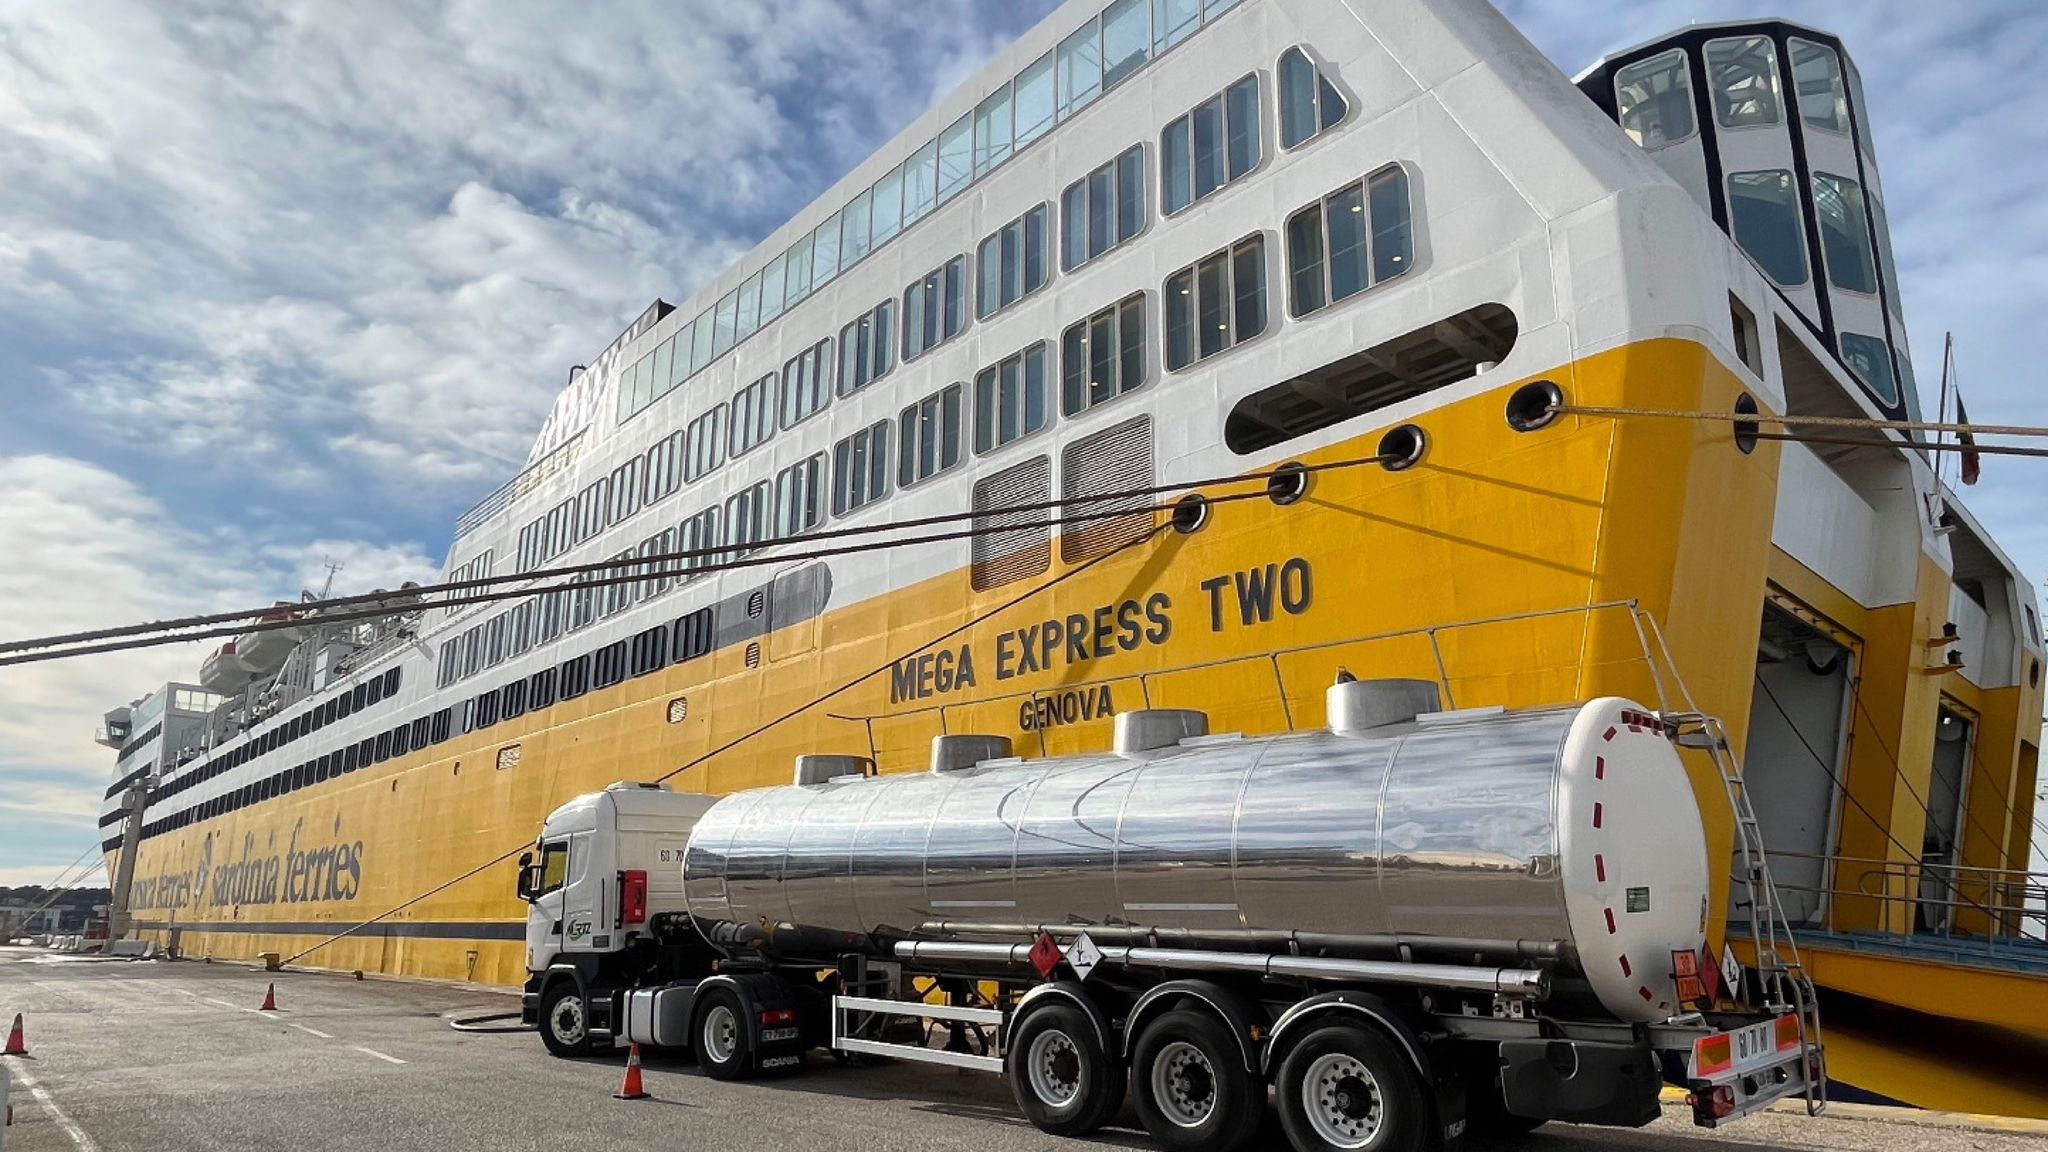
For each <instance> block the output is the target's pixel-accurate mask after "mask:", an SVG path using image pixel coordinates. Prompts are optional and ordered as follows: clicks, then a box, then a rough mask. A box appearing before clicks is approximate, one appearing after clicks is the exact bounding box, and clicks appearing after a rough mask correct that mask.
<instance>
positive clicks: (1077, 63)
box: [1059, 18, 1102, 120]
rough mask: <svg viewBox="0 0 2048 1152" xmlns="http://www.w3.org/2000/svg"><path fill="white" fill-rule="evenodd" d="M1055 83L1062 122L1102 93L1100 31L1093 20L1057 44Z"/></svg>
mask: <svg viewBox="0 0 2048 1152" xmlns="http://www.w3.org/2000/svg"><path fill="white" fill-rule="evenodd" d="M1059 81H1060V83H1059V88H1060V119H1062V120H1064V119H1066V118H1067V117H1069V116H1072V115H1073V114H1074V113H1076V112H1079V111H1080V110H1081V109H1083V108H1086V107H1087V106H1088V105H1089V104H1091V103H1093V102H1094V101H1095V97H1097V96H1098V95H1100V94H1101V93H1102V30H1101V28H1100V27H1098V26H1097V24H1096V22H1095V20H1094V19H1092V18H1091V19H1090V20H1089V21H1088V23H1087V24H1086V25H1085V26H1083V27H1082V29H1081V30H1080V31H1079V32H1076V33H1074V34H1073V35H1072V36H1069V37H1067V38H1066V39H1065V40H1062V41H1061V42H1060V47H1059Z"/></svg>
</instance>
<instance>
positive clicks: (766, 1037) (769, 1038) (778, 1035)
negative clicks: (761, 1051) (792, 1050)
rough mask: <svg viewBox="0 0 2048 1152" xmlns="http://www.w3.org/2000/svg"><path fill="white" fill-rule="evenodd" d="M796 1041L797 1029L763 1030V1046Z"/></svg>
mask: <svg viewBox="0 0 2048 1152" xmlns="http://www.w3.org/2000/svg"><path fill="white" fill-rule="evenodd" d="M794 1039H796V1029H794V1028H763V1029H761V1043H763V1044H773V1043H775V1042H776V1041H778V1040H794Z"/></svg>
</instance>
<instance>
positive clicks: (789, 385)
mask: <svg viewBox="0 0 2048 1152" xmlns="http://www.w3.org/2000/svg"><path fill="white" fill-rule="evenodd" d="M831 375H832V341H830V340H820V341H818V342H817V343H816V344H813V345H811V346H810V347H809V348H807V349H805V350H804V351H803V352H800V353H798V354H797V356H796V357H795V358H794V359H792V360H790V361H789V363H787V364H784V365H783V366H782V394H781V397H780V407H781V424H782V426H783V427H784V428H791V427H794V426H796V425H798V424H801V423H803V421H804V419H805V418H806V417H809V416H810V415H811V414H812V413H814V412H816V411H818V410H819V409H820V408H823V407H824V406H825V399H826V397H827V396H828V395H829V394H830V392H831V387H832V385H831Z"/></svg>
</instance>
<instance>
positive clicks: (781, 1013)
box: [761, 1008, 796, 1028]
mask: <svg viewBox="0 0 2048 1152" xmlns="http://www.w3.org/2000/svg"><path fill="white" fill-rule="evenodd" d="M794 1023H796V1009H794V1008H770V1009H768V1010H766V1011H764V1012H762V1013H761V1027H763V1028H785V1027H788V1026H789V1025H791V1024H794Z"/></svg>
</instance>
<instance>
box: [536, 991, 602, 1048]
mask: <svg viewBox="0 0 2048 1152" xmlns="http://www.w3.org/2000/svg"><path fill="white" fill-rule="evenodd" d="M540 1039H541V1043H543V1044H546V1045H547V1046H548V1051H550V1052H552V1053H554V1054H555V1055H557V1056H587V1055H589V1054H590V1052H591V1048H592V1045H591V1043H590V1006H589V1005H588V1004H586V1003H584V1001H583V996H582V994H581V993H579V992H577V991H576V982H575V981H574V980H557V981H555V982H554V983H553V984H550V985H549V986H548V990H547V994H546V995H544V996H542V997H541V1002H540Z"/></svg>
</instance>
